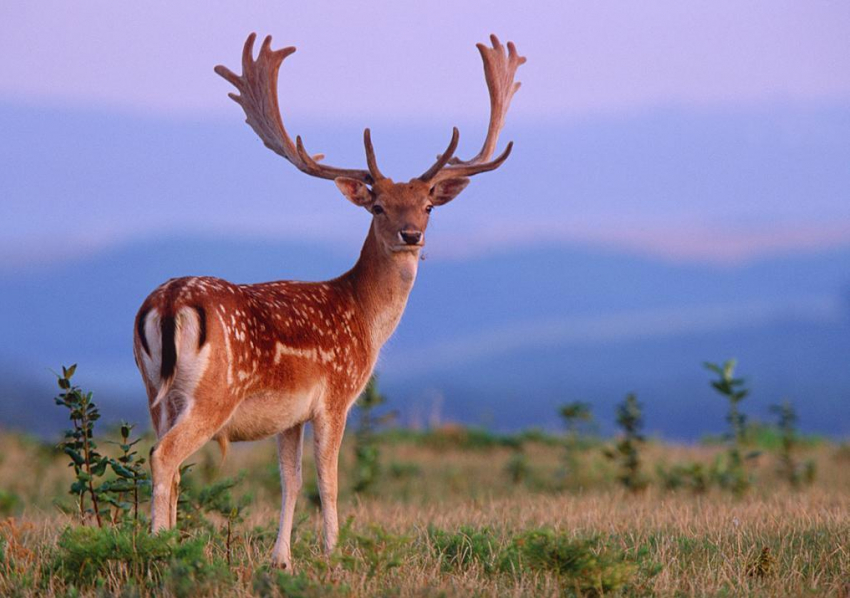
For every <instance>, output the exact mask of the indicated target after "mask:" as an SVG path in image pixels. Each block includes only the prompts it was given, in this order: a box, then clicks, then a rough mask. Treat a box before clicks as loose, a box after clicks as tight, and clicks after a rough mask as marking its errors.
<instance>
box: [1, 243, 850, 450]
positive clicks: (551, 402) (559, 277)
mask: <svg viewBox="0 0 850 598" xmlns="http://www.w3.org/2000/svg"><path fill="white" fill-rule="evenodd" d="M355 257H356V254H353V253H352V254H350V255H342V254H341V253H338V252H335V251H330V250H325V249H322V248H321V247H319V246H316V245H311V244H286V243H272V242H263V241H248V240H240V239H216V238H211V237H192V238H185V239H178V238H163V239H158V240H149V241H145V242H139V243H132V244H128V245H125V246H121V247H114V248H110V249H108V250H104V251H102V252H100V253H96V254H92V255H89V256H88V257H85V258H78V259H73V260H67V261H64V262H61V263H56V262H55V263H52V264H51V265H46V266H42V267H30V268H29V269H27V270H26V271H21V272H15V271H12V270H5V271H2V272H0V298H2V309H0V338H2V344H1V345H0V376H2V378H0V422H2V424H4V425H7V426H17V427H24V428H27V429H31V430H35V431H39V432H49V431H51V430H55V429H56V428H57V427H61V422H60V421H59V420H58V419H56V418H58V417H60V416H61V414H60V413H58V410H57V409H56V408H54V407H53V406H52V402H51V400H50V397H51V396H52V394H53V389H52V386H51V385H52V380H51V377H52V375H51V374H50V368H53V369H56V368H58V367H59V366H60V365H61V364H68V363H71V362H78V363H79V364H80V369H79V372H80V373H79V379H80V383H81V384H83V385H85V386H86V387H89V388H91V389H93V390H94V391H95V393H96V396H97V397H98V398H99V399H100V402H101V403H102V404H103V405H104V410H105V412H106V414H107V416H110V417H113V418H118V417H126V418H128V419H133V420H135V421H144V422H146V421H147V416H146V413H145V406H144V400H143V393H142V388H141V383H140V381H139V379H138V374H137V372H136V371H135V366H134V364H133V357H132V350H131V341H132V321H133V316H134V314H135V311H136V309H137V308H138V306H139V304H140V303H141V301H142V300H143V299H144V297H145V296H146V295H147V293H148V292H150V291H151V290H152V289H153V288H154V287H155V286H156V285H158V284H159V283H160V282H162V281H163V280H165V279H167V278H170V277H172V276H175V275H188V274H211V275H216V276H222V277H225V278H228V279H231V280H235V281H240V282H254V281H261V280H270V279H277V278H295V279H308V280H309V279H322V278H328V277H332V276H335V275H337V274H339V273H340V272H342V271H344V270H345V269H347V268H348V267H349V266H350V265H351V264H352V263H353V261H354V259H355ZM848 290H850V247H847V248H844V249H839V250H833V251H829V252H821V253H812V254H808V255H799V254H797V255H793V256H784V257H783V256H779V257H774V258H771V259H767V260H763V261H759V262H755V263H751V264H748V265H744V266H740V267H734V268H733V267H716V266H708V265H701V264H692V263H690V264H672V263H669V262H663V261H658V260H653V259H649V258H643V257H637V256H634V255H629V254H624V253H615V252H604V251H599V250H595V249H590V248H587V247H569V246H545V247H544V246H539V247H535V248H529V249H524V250H512V251H509V252H505V253H502V254H489V255H483V256H479V257H476V258H471V259H465V260H460V259H458V260H437V259H434V260H426V261H425V262H423V264H422V266H421V269H420V275H419V279H418V281H417V284H416V287H415V288H414V291H413V294H412V296H411V300H410V303H409V305H408V309H407V312H406V314H405V317H404V319H403V321H402V324H401V326H400V328H399V330H398V332H397V334H396V335H395V337H394V338H393V339H392V340H391V342H390V343H389V345H388V347H387V348H386V350H385V351H384V354H383V357H382V360H381V362H380V365H379V370H380V373H381V386H382V388H383V389H384V390H385V392H386V394H388V395H389V397H390V405H389V406H390V407H391V408H393V409H398V410H399V411H400V412H401V417H402V421H404V422H407V423H412V424H417V423H427V422H428V421H431V420H434V419H437V418H441V419H444V420H446V419H450V420H460V421H463V422H466V423H472V424H481V425H488V426H492V427H495V428H497V429H513V428H518V427H523V426H529V425H537V426H543V427H549V428H554V427H556V426H557V425H558V422H557V418H556V417H555V408H556V406H557V405H558V404H559V403H560V402H564V401H569V400H586V401H590V402H591V403H593V405H594V408H595V411H596V414H597V418H598V419H599V421H600V422H601V424H602V426H601V427H602V430H603V431H610V429H611V426H610V422H611V421H612V420H613V404H614V403H615V402H616V401H618V400H620V398H622V396H623V395H624V394H625V393H626V392H630V391H634V392H637V393H638V396H639V399H640V400H641V401H642V402H643V403H644V404H645V406H646V421H647V429H648V430H649V431H655V432H659V433H662V434H664V435H666V436H671V437H679V438H695V437H697V436H699V435H700V434H705V433H709V432H717V431H719V430H721V428H722V427H723V425H724V421H723V412H724V405H723V403H722V401H721V399H720V398H719V397H715V396H713V395H712V391H711V389H710V388H709V386H708V383H707V380H708V378H709V374H708V372H706V371H705V370H704V369H703V368H702V366H701V363H702V362H703V361H705V360H712V361H719V360H723V359H726V358H729V357H737V358H738V359H739V360H740V373H741V375H743V376H745V377H746V378H748V380H749V381H750V382H751V384H752V388H753V394H752V397H751V398H750V399H747V401H746V403H745V410H746V411H748V412H749V413H750V414H752V415H753V416H756V417H758V418H761V419H764V418H766V417H767V406H768V405H769V404H770V403H773V402H777V401H779V400H780V399H782V398H786V397H787V398H790V399H792V400H794V401H795V403H796V404H797V406H798V410H799V412H800V416H801V420H802V425H803V427H804V428H806V429H808V430H815V431H819V432H822V433H826V434H831V435H838V436H841V435H848V434H850V303H848V301H847V298H848V296H850V295H848Z"/></svg>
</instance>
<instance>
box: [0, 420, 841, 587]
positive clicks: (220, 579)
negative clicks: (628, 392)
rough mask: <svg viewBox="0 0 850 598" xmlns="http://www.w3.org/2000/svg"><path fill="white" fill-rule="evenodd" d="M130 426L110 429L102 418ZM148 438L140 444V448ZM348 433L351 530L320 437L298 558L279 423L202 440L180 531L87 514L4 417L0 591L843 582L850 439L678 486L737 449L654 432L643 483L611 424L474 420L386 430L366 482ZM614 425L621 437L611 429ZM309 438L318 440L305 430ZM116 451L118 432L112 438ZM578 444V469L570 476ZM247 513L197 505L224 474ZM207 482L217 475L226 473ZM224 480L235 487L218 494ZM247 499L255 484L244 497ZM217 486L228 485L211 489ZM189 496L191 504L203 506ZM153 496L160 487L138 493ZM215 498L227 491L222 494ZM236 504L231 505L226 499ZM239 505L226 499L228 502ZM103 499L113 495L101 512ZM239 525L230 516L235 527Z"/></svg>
mask: <svg viewBox="0 0 850 598" xmlns="http://www.w3.org/2000/svg"><path fill="white" fill-rule="evenodd" d="M106 437H112V438H116V439H117V434H116V433H111V434H110V433H108V432H107V433H104V434H103V435H102V436H101V438H106ZM149 442H150V441H149V439H146V440H145V441H144V442H143V443H142V444H141V445H139V446H140V447H141V448H140V450H139V452H140V454H146V451H147V448H148V447H149ZM352 444H353V442H352V440H351V439H348V440H347V444H346V447H345V454H344V456H343V458H342V462H341V463H342V465H341V485H342V487H343V492H342V495H341V500H340V516H341V519H342V520H344V521H345V524H344V526H343V528H344V529H343V532H342V539H341V543H340V547H339V548H338V550H337V551H336V553H335V554H334V555H332V556H331V557H330V558H327V557H325V556H324V555H323V554H322V553H321V550H320V541H319V539H320V531H321V527H320V517H319V515H318V510H317V504H316V500H315V490H314V488H315V483H314V474H313V470H312V463H311V462H310V458H309V456H308V457H307V462H306V463H305V491H304V492H303V494H302V498H301V500H300V502H299V505H298V511H297V513H298V516H297V524H296V529H295V532H294V567H295V570H296V571H295V573H296V574H295V575H294V576H289V575H285V574H283V573H280V572H278V571H276V570H271V569H269V568H268V566H267V564H266V563H267V560H268V557H269V554H270V551H271V546H272V544H273V542H274V539H275V534H276V531H277V517H278V501H279V500H280V490H279V485H278V484H279V482H278V474H277V465H276V456H275V452H274V443H273V442H271V441H267V442H261V443H255V444H247V445H236V446H234V447H232V452H231V453H230V454H229V455H228V458H227V460H226V461H225V462H224V463H223V464H220V463H219V461H220V456H219V454H218V451H217V447H215V446H208V447H206V448H205V449H204V450H203V451H201V452H200V453H198V454H197V455H196V456H195V457H194V458H193V459H192V461H193V462H194V463H195V466H194V467H193V468H192V470H191V471H190V472H189V473H188V474H187V475H186V476H185V480H186V490H185V491H184V495H185V497H186V503H185V504H184V505H183V508H184V512H185V513H187V515H188V516H187V517H184V518H183V519H182V521H181V530H180V531H179V533H176V534H173V535H171V536H165V537H160V538H153V539H152V538H150V537H149V536H148V534H147V532H146V531H144V526H145V522H144V519H143V520H142V521H141V522H140V523H139V525H138V526H137V530H136V531H134V530H133V525H132V520H131V519H127V518H125V522H124V524H123V525H119V526H116V527H112V526H110V525H108V524H107V525H106V526H105V529H104V530H103V531H99V530H97V529H95V528H94V527H93V521H91V519H90V520H89V521H88V522H87V526H82V525H81V524H80V517H79V514H78V513H75V508H76V506H75V500H74V497H73V496H71V495H69V494H68V487H69V484H70V483H71V481H72V478H73V471H72V470H71V469H69V468H68V466H67V463H68V459H67V457H66V456H65V455H62V454H58V453H57V451H56V450H55V448H53V447H52V446H51V445H50V444H45V443H42V442H38V441H34V440H30V439H26V438H23V437H21V436H18V435H13V434H3V435H0V489H2V490H0V509H2V511H4V514H5V516H7V517H8V518H7V519H5V521H4V522H3V523H2V525H0V550H2V555H0V556H2V565H1V566H0V594H2V595H4V596H78V595H82V596H111V595H122V596H138V595H141V596H147V595H175V596H255V595H259V596H275V595H286V596H325V595H368V596H376V595H381V596H383V595H385V596H442V595H446V596H476V595H479V596H493V595H498V596H555V595H600V594H607V595H628V596H632V595H634V596H639V595H641V596H647V595H736V596H737V595H755V596H762V595H763V596H796V595H813V596H814V595H817V596H823V595H832V596H847V595H848V592H850V522H848V515H850V513H849V512H848V507H849V506H850V501H848V497H850V447H848V446H846V445H838V444H833V443H827V442H816V443H809V444H807V445H804V446H802V447H801V448H800V450H799V454H798V455H797V456H798V458H799V459H801V460H803V459H811V460H812V461H813V462H814V463H815V464H816V468H817V475H816V478H815V480H814V482H813V483H812V484H811V485H809V486H806V487H805V488H801V489H793V488H791V486H790V485H789V484H788V483H787V482H786V481H785V480H784V479H783V478H782V477H781V476H780V475H779V474H778V473H777V469H776V468H777V460H776V458H775V456H774V454H772V453H771V452H770V451H765V452H764V453H763V454H762V455H761V456H760V457H758V458H757V459H756V460H755V461H754V462H753V463H752V465H751V471H750V473H751V474H752V476H753V478H754V480H755V483H754V484H753V486H752V487H751V488H750V489H749V490H748V491H747V492H746V493H744V494H743V495H742V496H735V495H734V494H733V493H731V492H729V491H728V490H724V489H722V488H719V487H717V486H716V485H711V484H710V485H709V487H708V488H707V489H705V490H704V491H699V490H694V489H693V487H692V486H688V484H685V485H683V486H681V487H679V488H677V489H675V490H671V489H668V488H665V485H664V484H663V483H662V481H661V478H660V477H659V475H658V473H657V471H656V470H657V468H658V467H662V468H668V469H669V467H670V466H671V465H673V464H675V463H684V462H690V463H703V464H705V466H706V468H710V464H711V463H713V462H714V459H715V458H716V456H717V455H718V454H720V453H721V452H722V451H723V450H724V449H723V447H722V446H718V445H714V446H712V445H699V446H693V447H687V446H676V445H669V444H664V443H661V442H656V441H650V442H647V443H646V444H645V445H644V446H643V447H642V449H641V454H640V456H641V459H642V461H643V465H642V470H643V472H644V475H645V477H646V480H647V481H648V486H647V487H646V489H645V490H643V491H640V492H628V491H626V490H625V489H624V488H622V487H621V485H620V484H619V483H618V481H617V469H616V464H615V463H613V462H611V461H610V460H609V459H607V458H605V457H604V456H603V450H602V449H603V448H604V446H605V443H602V442H600V441H585V442H583V443H582V444H581V446H580V447H579V448H577V449H576V450H575V451H574V456H573V457H572V458H571V459H570V460H569V461H565V458H564V446H563V443H562V441H561V440H560V439H558V438H553V437H548V436H545V435H527V436H525V437H522V438H520V437H515V438H499V437H493V436H490V435H487V434H485V433H473V432H469V431H466V430H463V429H461V428H446V429H444V430H440V431H437V432H431V433H411V432H404V431H396V432H392V431H391V432H387V433H384V434H382V435H380V436H379V437H378V439H377V444H376V446H377V447H378V449H379V450H380V453H381V457H380V461H379V462H380V473H379V475H378V477H377V478H376V480H375V482H374V483H373V484H372V485H371V486H370V487H369V488H368V491H366V492H361V493H357V494H355V493H353V492H352V491H351V488H352V486H353V484H354V481H355V477H356V474H355V473H354V472H355V468H356V467H357V463H356V460H355V456H354V450H353V446H352ZM608 444H610V443H608ZM308 446H309V444H308ZM100 448H101V450H102V451H103V452H108V451H110V450H112V448H111V447H110V445H108V444H106V443H105V442H104V441H103V440H101V442H100ZM565 463H569V464H570V465H569V466H570V468H571V472H572V473H571V474H570V475H568V476H566V475H565V472H564V467H565V465H564V464H565ZM228 477H241V480H240V481H239V482H238V484H237V485H236V486H235V487H233V488H232V490H231V491H230V494H231V496H230V497H227V496H226V494H227V493H224V494H225V495H224V498H222V500H223V501H224V502H225V503H226V504H227V505H238V504H242V505H243V506H244V509H243V510H242V511H240V512H239V513H238V515H235V514H234V513H235V512H233V511H231V512H229V513H227V510H226V509H224V510H222V509H221V508H219V509H217V510H218V512H216V508H209V509H206V510H205V509H204V508H202V507H200V506H199V505H201V504H202V503H203V500H204V498H203V497H204V489H205V488H206V489H207V498H209V494H210V485H211V484H215V483H216V482H218V481H221V480H222V479H225V478H228ZM213 494H215V493H214V492H213ZM220 498H221V497H220ZM240 501H241V502H240ZM213 502H215V501H213ZM193 505H194V508H193ZM144 506H145V510H146V509H147V504H145V505H144ZM219 506H220V505H219ZM227 508H229V506H228V507H227ZM222 512H224V513H226V514H229V515H231V516H232V520H231V521H230V524H228V520H227V519H228V518H227V517H226V516H223V515H222V514H221V513H222ZM104 515H105V518H108V514H107V513H105V514H104ZM228 529H229V531H228Z"/></svg>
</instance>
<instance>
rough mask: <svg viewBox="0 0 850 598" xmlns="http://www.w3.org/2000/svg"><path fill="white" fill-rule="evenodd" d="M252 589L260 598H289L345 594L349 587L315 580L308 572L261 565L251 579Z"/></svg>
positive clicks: (319, 597)
mask: <svg viewBox="0 0 850 598" xmlns="http://www.w3.org/2000/svg"><path fill="white" fill-rule="evenodd" d="M251 589H252V590H253V593H254V595H256V596H260V598H266V597H272V596H274V597H277V596H286V597H287V598H324V597H325V596H345V595H348V594H349V593H350V592H348V589H347V588H346V587H345V586H344V585H343V586H332V585H327V584H323V583H319V582H317V581H313V580H312V579H310V578H309V577H308V576H307V575H306V574H304V573H303V572H302V573H297V574H295V575H293V574H291V573H286V572H284V571H281V570H280V569H274V568H269V567H267V566H264V567H261V568H260V569H258V570H257V571H256V572H255V573H254V576H253V578H252V579H251Z"/></svg>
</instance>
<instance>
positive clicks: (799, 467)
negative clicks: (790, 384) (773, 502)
mask: <svg viewBox="0 0 850 598" xmlns="http://www.w3.org/2000/svg"><path fill="white" fill-rule="evenodd" d="M770 410H771V411H772V412H773V413H775V414H776V416H777V418H778V422H777V428H778V429H779V432H780V436H781V444H780V447H779V475H780V476H782V477H783V478H785V480H787V481H788V483H789V484H790V485H791V486H793V487H794V488H799V487H800V486H802V485H803V484H806V485H810V484H811V483H812V482H814V479H815V464H814V462H813V461H806V462H805V463H798V462H797V460H796V458H795V456H794V453H795V452H796V449H797V444H798V443H799V435H798V434H797V412H796V411H795V409H794V406H793V405H792V404H791V402H790V401H787V400H786V401H783V402H782V403H781V404H779V405H772V406H771V407H770Z"/></svg>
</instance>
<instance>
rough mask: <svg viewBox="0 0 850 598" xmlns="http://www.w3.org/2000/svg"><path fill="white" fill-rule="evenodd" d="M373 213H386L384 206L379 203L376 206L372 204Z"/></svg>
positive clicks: (376, 214)
mask: <svg viewBox="0 0 850 598" xmlns="http://www.w3.org/2000/svg"><path fill="white" fill-rule="evenodd" d="M372 213H373V214H374V215H375V216H378V215H379V214H383V213H384V208H382V207H381V206H379V205H374V206H372Z"/></svg>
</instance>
